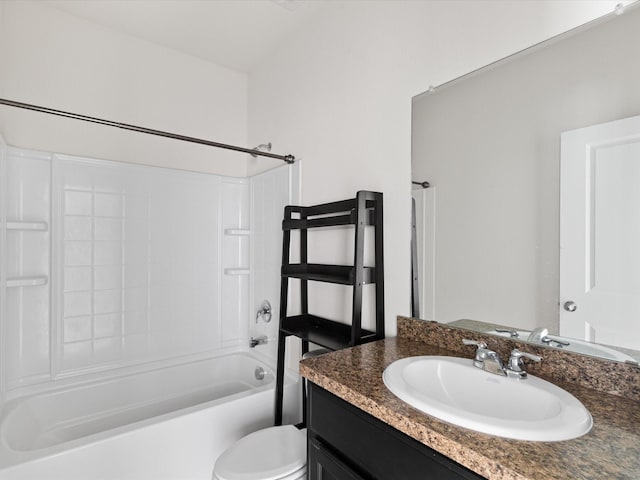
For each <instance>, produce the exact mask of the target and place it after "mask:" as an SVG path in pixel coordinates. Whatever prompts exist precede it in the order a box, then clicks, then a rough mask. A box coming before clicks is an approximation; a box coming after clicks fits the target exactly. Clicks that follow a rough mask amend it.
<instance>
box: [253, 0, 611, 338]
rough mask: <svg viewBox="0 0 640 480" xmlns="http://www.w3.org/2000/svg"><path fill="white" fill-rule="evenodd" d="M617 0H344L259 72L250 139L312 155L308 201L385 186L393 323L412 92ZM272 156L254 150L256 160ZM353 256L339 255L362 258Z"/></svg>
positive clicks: (403, 274) (329, 310) (334, 307)
mask: <svg viewBox="0 0 640 480" xmlns="http://www.w3.org/2000/svg"><path fill="white" fill-rule="evenodd" d="M616 3H617V2H615V1H554V2H544V1H483V2H478V1H456V2H451V1H429V2H413V1H392V2H391V1H389V2H374V1H358V2H350V1H333V2H331V3H330V4H329V5H328V6H327V8H325V9H324V10H323V11H322V12H321V13H320V14H319V15H318V16H317V17H316V18H314V21H313V22H312V23H309V24H307V25H304V26H303V28H301V29H300V31H299V32H298V33H297V34H296V35H292V36H291V37H290V39H289V41H288V42H286V43H285V44H284V45H282V47H281V48H280V49H279V50H278V51H277V52H275V53H274V54H273V55H272V56H271V57H269V58H266V59H265V62H264V63H263V64H262V65H261V66H260V67H258V68H256V69H255V70H254V71H252V72H251V74H250V77H249V143H250V144H252V143H254V142H255V141H258V139H263V138H269V139H270V140H271V141H272V142H273V143H274V145H278V151H286V152H287V153H289V152H291V153H293V154H295V155H296V156H297V157H298V158H303V159H304V160H305V168H304V170H303V172H302V203H303V204H315V203H320V202H325V201H332V200H338V199H341V198H347V197H350V196H353V195H354V193H355V191H356V190H360V189H370V190H377V191H381V192H383V193H384V195H385V198H384V201H385V270H386V272H385V273H386V282H385V289H386V295H385V297H386V321H387V333H388V334H391V335H393V334H395V316H396V315H397V314H408V313H409V311H410V309H409V301H410V282H409V280H410V262H409V259H410V256H409V241H410V234H409V233H410V230H409V225H410V223H409V222H410V198H411V197H410V190H411V188H410V180H411V171H410V170H411V167H410V161H411V159H410V155H411V97H412V96H414V95H416V94H418V93H420V92H422V91H424V90H426V89H427V88H428V86H429V85H430V84H433V85H438V84H441V83H443V82H445V81H447V80H450V79H453V78H455V77H457V76H459V75H462V74H464V73H466V72H468V71H471V70H474V69H476V68H479V67H481V66H483V65H485V64H487V63H489V62H492V61H495V60H497V59H500V58H502V57H504V56H506V55H508V54H511V53H513V52H516V51H518V50H521V49H523V48H526V47H528V46H530V45H532V44H535V43H537V42H540V41H542V40H544V39H546V38H548V37H550V36H553V35H556V34H558V33H561V32H563V31H565V30H567V29H570V28H572V27H574V26H577V25H580V24H582V23H584V22H586V21H589V20H591V19H593V18H596V17H598V16H600V15H603V14H605V13H608V12H610V11H612V10H613V8H614V6H615V4H616ZM268 165H269V162H268V161H266V160H265V161H264V162H261V163H258V162H255V161H249V171H253V170H256V169H260V168H265V167H266V166H268ZM325 245H326V246H325ZM334 248H335V246H334V245H333V244H332V243H331V242H326V241H325V239H322V240H320V241H318V242H317V243H316V244H315V245H311V247H310V249H311V251H314V249H315V250H320V251H321V252H320V254H319V256H320V257H325V258H331V257H332V256H333V257H335V254H334V253H333V252H332V249H334ZM341 256H342V257H343V258H338V259H335V258H334V261H337V262H342V261H344V262H348V261H350V259H349V258H346V257H347V256H346V255H341ZM343 290H344V289H343ZM319 293H320V294H319V295H318V296H317V297H313V296H312V297H310V309H311V310H312V311H313V312H314V313H317V314H320V315H324V316H327V317H329V318H335V319H339V318H348V317H347V312H348V309H349V308H350V304H349V302H350V297H349V294H348V293H344V291H342V292H338V291H337V290H335V289H333V290H332V289H329V288H328V287H324V286H320V287H319ZM349 293H350V292H349ZM329 296H332V297H334V298H335V300H334V301H329V300H328V298H331V297H329Z"/></svg>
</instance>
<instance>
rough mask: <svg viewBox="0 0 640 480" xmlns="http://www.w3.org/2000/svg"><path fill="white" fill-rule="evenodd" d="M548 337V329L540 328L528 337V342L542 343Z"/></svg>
mask: <svg viewBox="0 0 640 480" xmlns="http://www.w3.org/2000/svg"><path fill="white" fill-rule="evenodd" d="M548 335H549V329H548V328H544V327H538V328H536V329H534V330H532V331H531V333H530V334H529V336H528V337H527V342H534V343H542V339H543V338H547V336H548Z"/></svg>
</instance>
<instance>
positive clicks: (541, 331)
mask: <svg viewBox="0 0 640 480" xmlns="http://www.w3.org/2000/svg"><path fill="white" fill-rule="evenodd" d="M527 342H533V343H543V344H545V345H549V346H552V347H558V348H562V347H567V346H569V345H570V343H569V342H565V341H563V340H558V339H555V338H551V337H550V336H549V329H547V328H544V327H538V328H536V329H535V330H533V331H532V332H531V333H530V334H529V336H528V337H527Z"/></svg>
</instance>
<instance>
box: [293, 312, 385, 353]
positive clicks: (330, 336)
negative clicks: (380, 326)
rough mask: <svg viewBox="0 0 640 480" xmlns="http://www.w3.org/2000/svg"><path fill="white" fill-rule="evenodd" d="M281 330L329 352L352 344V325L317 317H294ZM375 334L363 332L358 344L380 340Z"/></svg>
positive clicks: (367, 331)
mask: <svg viewBox="0 0 640 480" xmlns="http://www.w3.org/2000/svg"><path fill="white" fill-rule="evenodd" d="M280 330H281V331H282V332H284V333H286V334H288V335H293V336H295V337H298V338H301V339H303V340H306V341H308V342H311V343H313V344H315V345H319V346H321V347H324V348H328V349H329V350H340V349H342V348H346V347H350V346H353V345H352V344H351V325H346V324H344V323H340V322H336V321H334V320H328V319H326V318H322V317H318V316H316V315H294V316H291V317H286V318H284V319H283V321H282V325H281V327H280ZM379 339H380V337H378V336H377V335H376V333H375V332H371V331H369V330H362V333H361V337H360V339H357V341H356V344H361V343H367V342H371V341H374V340H379Z"/></svg>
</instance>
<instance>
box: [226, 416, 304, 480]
mask: <svg viewBox="0 0 640 480" xmlns="http://www.w3.org/2000/svg"><path fill="white" fill-rule="evenodd" d="M306 463H307V435H306V429H303V430H298V429H297V428H296V427H294V426H293V425H282V426H278V427H270V428H265V429H263V430H258V431H257V432H254V433H251V434H249V435H247V436H246V437H243V438H241V439H240V440H238V441H237V442H236V443H235V444H233V445H232V446H231V447H229V448H228V449H227V450H225V451H224V452H223V453H222V455H220V457H219V458H218V460H217V461H216V464H215V466H214V469H213V473H214V475H215V476H216V477H217V478H218V479H220V480H277V479H279V478H282V477H283V476H286V475H290V474H292V473H294V472H296V471H297V470H300V469H301V468H303V467H305V466H306Z"/></svg>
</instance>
